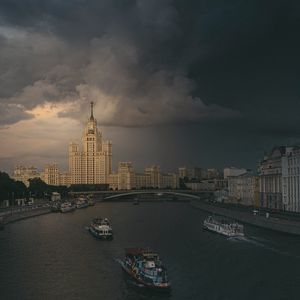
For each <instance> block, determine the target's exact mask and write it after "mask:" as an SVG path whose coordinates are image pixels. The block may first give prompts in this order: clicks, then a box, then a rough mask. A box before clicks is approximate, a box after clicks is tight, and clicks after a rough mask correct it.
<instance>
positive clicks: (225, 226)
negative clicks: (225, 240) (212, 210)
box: [203, 216, 244, 237]
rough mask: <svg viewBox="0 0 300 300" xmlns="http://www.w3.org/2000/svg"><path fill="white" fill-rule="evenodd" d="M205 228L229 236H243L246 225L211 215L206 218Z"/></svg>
mask: <svg viewBox="0 0 300 300" xmlns="http://www.w3.org/2000/svg"><path fill="white" fill-rule="evenodd" d="M203 228H204V229H207V230H210V231H213V232H216V233H219V234H222V235H225V236H227V237H243V236H244V226H243V225H241V224H239V223H237V222H234V221H230V220H227V219H225V218H223V217H213V216H209V217H208V218H207V219H205V220H204V223H203Z"/></svg>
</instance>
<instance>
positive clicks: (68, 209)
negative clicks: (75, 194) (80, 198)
mask: <svg viewBox="0 0 300 300" xmlns="http://www.w3.org/2000/svg"><path fill="white" fill-rule="evenodd" d="M75 209H76V207H75V205H73V204H72V203H71V202H65V203H62V204H61V206H60V211H61V212H62V213H66V212H71V211H74V210H75Z"/></svg>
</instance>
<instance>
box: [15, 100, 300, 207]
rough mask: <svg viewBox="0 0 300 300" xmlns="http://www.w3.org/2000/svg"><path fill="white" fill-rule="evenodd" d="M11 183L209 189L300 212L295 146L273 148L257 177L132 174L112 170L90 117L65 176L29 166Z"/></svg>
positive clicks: (122, 168) (121, 167)
mask: <svg viewBox="0 0 300 300" xmlns="http://www.w3.org/2000/svg"><path fill="white" fill-rule="evenodd" d="M12 177H13V179H15V180H18V181H22V182H23V183H24V184H25V185H26V186H29V180H30V179H34V178H41V179H42V180H43V181H44V182H45V183H47V184H49V185H54V186H60V185H64V186H70V185H76V184H78V185H85V184H90V185H97V184H106V185H107V186H108V187H109V189H111V190H132V189H177V188H181V189H190V190H195V191H211V192H213V193H214V196H215V199H216V201H220V202H232V203H238V204H241V205H247V206H254V207H261V208H266V209H271V210H273V209H274V210H284V211H290V212H300V147H284V146H281V147H275V148H274V149H272V151H271V152H270V153H268V154H267V155H265V156H264V158H263V160H261V161H260V162H259V165H258V174H257V175H255V174H252V173H250V172H249V170H247V169H245V168H236V167H226V168H224V170H223V174H221V172H220V171H219V170H218V169H215V168H209V169H204V168H200V167H185V166H184V167H179V168H178V172H177V173H166V172H162V171H161V168H160V166H159V165H151V166H147V167H146V168H145V169H144V172H143V173H142V172H135V170H134V166H133V164H132V162H119V164H118V169H117V172H113V171H112V142H111V141H108V140H103V139H102V134H101V132H100V131H99V129H98V127H97V121H96V119H95V118H94V116H93V103H91V114H90V117H89V119H88V121H87V123H86V126H85V128H84V132H83V135H82V141H81V144H79V143H74V142H71V143H70V145H69V172H60V170H59V166H58V164H57V163H51V164H46V165H45V168H44V171H43V172H41V173H39V172H38V170H37V168H36V167H34V166H30V167H27V166H22V165H18V166H16V167H15V169H14V171H13V176H12Z"/></svg>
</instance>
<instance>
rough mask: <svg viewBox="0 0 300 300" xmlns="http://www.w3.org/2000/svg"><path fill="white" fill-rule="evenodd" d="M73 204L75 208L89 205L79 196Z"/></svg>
mask: <svg viewBox="0 0 300 300" xmlns="http://www.w3.org/2000/svg"><path fill="white" fill-rule="evenodd" d="M75 204H76V208H86V207H88V206H89V205H88V202H87V200H86V199H85V198H81V197H80V198H78V199H77V200H76V202H75Z"/></svg>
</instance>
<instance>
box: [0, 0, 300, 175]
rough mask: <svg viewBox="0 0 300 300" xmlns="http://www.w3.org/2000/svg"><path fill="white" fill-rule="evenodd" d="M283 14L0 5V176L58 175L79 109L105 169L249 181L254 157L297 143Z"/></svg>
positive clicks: (294, 61)
mask: <svg viewBox="0 0 300 300" xmlns="http://www.w3.org/2000/svg"><path fill="white" fill-rule="evenodd" d="M291 4H293V5H291V6H290V7H287V6H286V5H285V4H284V2H283V1H279V0H277V1H273V2H272V6H271V7H270V5H269V3H268V1H252V2H251V4H249V3H245V2H242V3H241V2H240V1H231V2H228V3H223V2H222V1H217V2H216V3H214V4H212V3H210V4H208V3H206V2H203V1H190V2H189V4H188V5H187V4H183V3H181V1H157V2H155V1H138V2H136V1H128V2H126V3H123V4H121V3H112V2H110V1H102V2H99V1H89V2H87V1H75V2H72V3H71V2H68V1H67V2H65V3H64V4H60V3H58V2H51V1H50V2H49V4H48V5H42V1H40V2H39V1H37V2H32V1H31V0H26V1H21V2H20V3H17V2H7V1H2V2H1V4H0V37H1V38H0V42H1V46H2V47H1V53H0V56H1V57H2V58H3V60H1V65H0V66H1V70H2V76H1V82H0V138H1V140H2V141H4V142H3V143H2V145H1V148H0V168H1V170H4V171H8V172H9V173H10V172H11V170H12V169H13V166H14V165H17V164H20V163H21V164H25V165H31V164H33V165H36V166H37V167H39V168H42V166H43V165H44V164H46V163H49V162H52V161H56V162H57V163H58V164H59V165H60V166H61V167H62V169H65V170H67V156H68V149H67V147H66V141H69V140H73V139H79V132H81V128H82V126H83V124H84V121H85V117H84V116H85V115H86V114H87V112H88V109H87V108H86V107H87V106H88V105H87V104H88V103H89V102H90V101H94V102H95V115H96V117H97V119H98V122H99V126H100V127H101V130H102V131H103V134H104V135H105V136H109V137H110V138H111V139H112V140H113V141H115V145H114V164H113V168H114V169H116V168H117V162H119V161H132V162H133V163H134V165H135V167H136V168H137V169H139V170H141V169H143V168H144V166H145V165H152V164H158V165H160V166H161V167H162V168H163V169H166V170H170V171H172V170H175V169H177V167H179V166H200V167H204V168H209V167H216V168H220V169H222V168H224V167H226V166H236V167H245V168H250V169H254V170H255V169H256V168H257V164H258V161H259V160H260V159H261V158H262V157H263V155H264V152H266V151H267V152H269V151H270V150H271V149H272V148H273V147H274V146H276V145H294V144H299V141H300V139H299V136H300V135H299V130H298V128H300V127H299V118H298V117H297V111H298V106H299V88H298V79H299V78H298V77H299V76H298V75H297V74H296V73H295V70H297V69H298V67H299V65H300V61H299V57H298V52H299V49H300V46H299V42H298V40H297V39H296V38H295V36H296V28H297V27H298V25H299V19H298V18H297V11H298V10H297V7H298V4H297V2H296V1H292V2H291ZM28 7H34V9H27V8H28ZM293 8H294V9H293ZM24 11H26V12H27V13H26V14H24ZM158 12H159V13H158ZM279 24H280V25H279ZM70 28H72V30H70Z"/></svg>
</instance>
